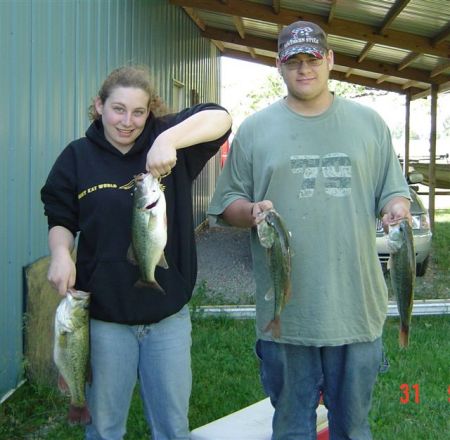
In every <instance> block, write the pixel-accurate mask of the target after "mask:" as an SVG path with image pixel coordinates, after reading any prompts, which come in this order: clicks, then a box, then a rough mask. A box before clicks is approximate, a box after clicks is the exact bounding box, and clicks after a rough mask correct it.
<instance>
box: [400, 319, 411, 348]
mask: <svg viewBox="0 0 450 440" xmlns="http://www.w3.org/2000/svg"><path fill="white" fill-rule="evenodd" d="M398 336H399V343H400V347H403V348H404V347H407V346H408V344H409V326H408V325H405V324H401V325H400V333H399V335H398Z"/></svg>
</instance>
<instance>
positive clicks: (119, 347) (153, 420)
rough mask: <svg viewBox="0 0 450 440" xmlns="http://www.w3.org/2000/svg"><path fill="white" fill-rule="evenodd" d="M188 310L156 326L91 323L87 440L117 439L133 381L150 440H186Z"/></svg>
mask: <svg viewBox="0 0 450 440" xmlns="http://www.w3.org/2000/svg"><path fill="white" fill-rule="evenodd" d="M190 348H191V320H190V315H189V308H188V306H185V307H184V308H183V309H181V310H180V311H179V312H178V313H176V314H174V315H172V316H169V317H168V318H166V319H164V320H162V321H161V322H159V323H157V324H151V325H133V326H129V325H122V324H114V323H110V322H103V321H98V320H94V319H92V320H91V366H92V384H91V386H88V390H87V397H88V405H89V410H90V412H91V416H92V423H91V424H90V425H88V426H87V428H86V437H85V438H86V439H87V440H119V439H122V438H123V436H124V435H125V431H126V422H127V418H128V411H129V408H130V403H131V399H132V395H133V390H134V388H135V385H136V382H137V380H139V384H140V391H141V397H142V401H143V404H144V412H145V416H146V418H147V421H148V423H149V425H150V428H151V432H152V439H153V440H188V439H189V423H188V409H189V397H190V394H191V387H192V373H191V355H190Z"/></svg>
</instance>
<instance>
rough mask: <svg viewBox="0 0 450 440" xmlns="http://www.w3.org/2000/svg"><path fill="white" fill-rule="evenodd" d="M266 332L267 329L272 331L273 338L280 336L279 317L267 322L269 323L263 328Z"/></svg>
mask: <svg viewBox="0 0 450 440" xmlns="http://www.w3.org/2000/svg"><path fill="white" fill-rule="evenodd" d="M265 331H266V332H268V331H272V336H273V337H274V338H275V339H280V337H281V322H280V317H279V316H277V317H275V318H274V319H272V321H270V322H269V324H267V327H266V329H265Z"/></svg>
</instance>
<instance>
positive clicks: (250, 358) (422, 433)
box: [0, 316, 450, 440]
mask: <svg viewBox="0 0 450 440" xmlns="http://www.w3.org/2000/svg"><path fill="white" fill-rule="evenodd" d="M449 334H450V319H449V318H448V316H441V317H436V316H434V317H414V318H413V327H412V334H411V344H410V347H409V348H408V349H407V350H400V349H399V348H398V343H397V336H398V320H397V319H396V318H389V319H388V321H387V322H386V326H385V333H384V343H385V349H386V352H387V355H388V358H389V362H390V368H389V370H388V372H387V373H385V374H382V375H380V376H379V379H378V383H377V386H376V388H375V393H374V401H373V409H372V412H371V417H370V419H371V425H372V430H373V434H374V438H375V439H382V440H390V439H392V440H394V439H395V440H396V439H406V438H407V439H409V440H422V439H423V440H428V439H438V438H443V437H442V435H441V434H442V433H445V432H447V433H448V432H450V418H449V410H450V401H448V399H449V398H450V394H449V393H448V387H449V386H450V377H449V374H448V366H449V356H448V353H449V352H450V339H449V338H448V335H449ZM254 338H255V336H254V323H253V321H252V320H231V319H224V318H220V319H212V318H201V319H200V318H194V320H193V346H192V363H193V374H194V384H193V391H192V397H191V408H190V424H191V428H192V429H194V428H196V427H198V426H201V425H203V424H206V423H208V422H210V421H212V420H215V419H217V418H220V417H222V416H224V415H226V414H229V413H231V412H233V411H236V410H238V409H240V408H242V407H245V406H247V405H250V404H252V403H254V402H257V401H259V400H261V399H263V398H264V397H265V396H264V394H263V392H262V389H261V386H260V383H259V376H258V364H257V360H256V358H255V356H254V353H253V346H254ZM403 384H407V385H409V387H410V391H411V395H410V402H409V403H407V404H402V403H401V402H400V399H401V398H402V397H403V398H404V395H403V392H402V390H401V388H400V387H401V386H402V385H403ZM415 384H417V385H418V386H419V394H418V396H419V402H418V403H415V402H414V399H415V392H414V390H415V389H414V388H413V386H414V385H415ZM0 411H1V412H0V439H2V440H3V439H4V440H16V439H17V440H18V439H54V440H56V439H58V440H61V439H62V440H65V439H70V440H77V439H80V440H81V439H82V438H83V431H82V429H80V428H77V427H76V428H73V427H69V426H68V425H67V424H66V421H65V413H66V411H67V402H66V399H65V398H63V397H61V396H60V395H59V394H58V392H57V391H56V390H55V389H53V388H52V389H50V388H38V387H35V386H33V385H31V384H29V383H27V384H25V385H24V386H22V387H21V388H20V389H19V390H18V391H17V392H16V393H15V394H14V395H13V396H12V397H11V398H10V399H8V400H7V401H6V402H5V403H4V404H3V405H2V406H1V407H0ZM143 438H148V428H147V424H146V422H145V420H144V416H143V411H142V407H141V404H140V400H139V398H138V393H137V392H136V395H135V397H134V399H133V403H132V409H131V411H130V418H129V422H128V434H127V436H126V439H128V440H141V439H143Z"/></svg>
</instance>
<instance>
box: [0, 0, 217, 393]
mask: <svg viewBox="0 0 450 440" xmlns="http://www.w3.org/2000/svg"><path fill="white" fill-rule="evenodd" d="M0 45H1V46H0V48H1V54H2V69H1V73H0V75H1V77H0V96H1V98H2V99H1V100H0V102H1V104H0V105H1V110H2V111H1V114H2V117H1V118H0V136H1V146H2V149H3V157H2V160H1V161H0V197H1V199H0V201H1V204H0V221H1V224H0V226H1V227H0V240H1V241H0V245H1V248H2V250H3V252H2V253H0V267H1V273H0V352H1V354H2V355H1V356H0V399H1V398H2V396H3V395H5V393H7V392H8V390H10V389H12V388H14V387H15V386H16V384H17V383H18V382H19V381H20V378H21V374H22V371H21V366H22V350H23V347H22V325H23V322H22V313H23V309H24V305H23V299H22V296H23V289H24V286H23V281H22V271H23V268H24V267H25V266H27V265H29V264H30V263H32V262H33V261H35V260H36V259H38V258H40V257H42V256H44V255H47V254H48V250H47V226H46V219H45V217H44V215H43V209H42V205H41V202H40V197H39V190H40V188H41V187H42V185H43V183H44V181H45V179H46V177H47V174H48V172H49V170H50V167H51V166H52V164H53V163H54V161H55V159H56V157H57V155H58V154H59V153H60V152H61V150H62V149H63V148H64V147H65V146H66V145H67V144H68V143H69V142H70V141H71V140H73V139H75V138H78V137H81V136H83V134H84V131H85V129H86V128H87V126H88V123H89V121H88V117H87V108H88V106H89V104H90V101H91V99H92V98H93V97H94V96H95V95H96V93H97V91H98V88H99V86H100V83H101V81H102V80H103V79H104V78H105V76H106V75H107V73H108V72H110V71H111V70H112V69H113V68H115V67H117V66H119V65H123V64H129V63H139V64H147V65H149V66H150V67H151V69H152V70H153V74H154V84H155V86H156V88H157V89H158V90H159V92H160V94H161V96H162V98H163V99H164V100H165V101H166V102H167V103H168V104H169V106H170V105H172V104H173V98H174V96H173V88H174V86H173V80H174V79H175V80H177V81H179V82H180V83H182V84H184V86H185V95H184V96H185V98H184V100H183V102H182V103H181V106H182V107H185V106H188V105H191V90H195V91H196V92H197V93H198V98H199V101H200V102H202V101H214V102H219V88H220V86H219V80H220V75H219V58H218V51H217V49H216V48H215V47H212V46H211V44H210V43H209V41H208V40H206V39H202V38H201V37H200V35H199V31H198V29H197V28H196V27H195V25H194V23H192V21H191V20H190V19H189V17H188V16H187V15H186V14H185V13H184V12H183V11H182V9H180V8H179V7H175V6H172V5H170V4H169V2H167V1H165V0H151V1H148V0H108V1H104V0H63V1H53V0H21V1H14V0H8V1H0ZM217 174H218V162H217V160H216V161H212V162H211V163H210V164H209V165H208V166H207V168H206V169H205V170H204V172H203V173H202V175H201V176H200V178H199V180H198V182H196V184H195V197H194V198H195V222H196V224H199V223H200V222H201V221H203V219H204V216H205V210H206V206H207V203H208V201H209V198H210V195H211V189H212V187H213V185H214V182H215V179H216V176H217Z"/></svg>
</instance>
